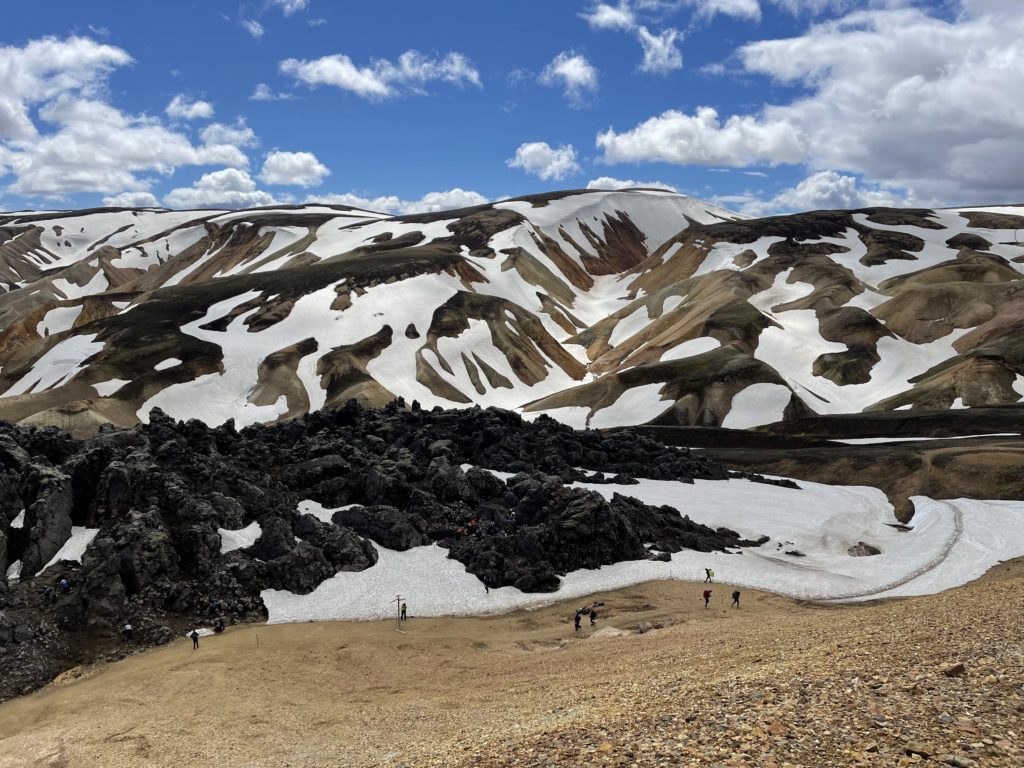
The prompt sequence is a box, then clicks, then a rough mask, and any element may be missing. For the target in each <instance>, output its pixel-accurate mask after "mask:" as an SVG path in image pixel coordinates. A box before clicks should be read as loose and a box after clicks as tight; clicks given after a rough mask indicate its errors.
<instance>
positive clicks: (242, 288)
mask: <svg viewBox="0 0 1024 768" xmlns="http://www.w3.org/2000/svg"><path fill="white" fill-rule="evenodd" d="M1022 231H1024V208H1016V207H1003V208H987V209H970V210H968V209H964V210H936V211H931V210H901V209H872V210H865V211H851V212H845V211H826V212H813V213H806V214H797V215H793V216H783V217H773V218H768V219H752V220H743V219H741V217H738V216H737V215H735V214H733V213H731V212H729V211H727V210H724V209H722V208H719V207H716V206H714V205H711V204H709V203H705V202H702V201H699V200H695V199H693V198H689V197H685V196H682V195H677V194H674V193H669V192H663V191H657V190H625V191H616V192H600V191H572V192H562V193H551V194H545V195H536V196H531V197H526V198H520V199H516V200H509V201H505V202H500V203H495V204H493V205H485V206H479V207H476V208H470V209H463V210H458V211H449V212H441V213H430V214H418V215H409V216H398V217H390V216H385V215H382V214H377V213H372V212H367V211H360V210H355V209H349V208H344V207H331V206H304V207H285V208H274V209H254V210H248V211H162V210H148V209H147V210H117V209H99V210H93V211H79V212H69V213H54V212H48V213H32V214H29V213H13V214H5V215H2V216H0V276H2V279H3V281H4V283H5V286H6V293H4V294H3V295H0V365H2V368H0V418H3V419H6V420H10V421H16V422H23V423H27V424H57V425H59V426H63V427H65V428H69V429H72V430H73V431H76V432H88V431H91V430H93V429H95V427H96V426H98V425H99V424H102V423H113V424H116V425H120V426H129V425H131V424H134V423H137V422H138V421H146V419H147V418H148V413H149V411H150V410H151V409H152V408H154V407H160V408H162V409H163V410H164V411H166V412H167V413H169V414H170V415H172V416H174V417H176V418H181V419H186V418H191V417H197V418H200V419H202V420H204V421H206V422H207V423H210V424H219V423H223V422H224V421H226V420H227V419H235V421H236V423H237V424H238V425H239V426H241V425H245V424H251V423H255V422H273V421H276V420H280V419H288V418H293V417H295V416H297V415H299V414H302V413H306V412H308V411H312V410H317V409H319V408H321V407H323V406H325V405H339V404H342V403H344V402H346V401H347V400H348V399H350V398H356V399H357V400H359V401H361V402H363V403H365V404H371V405H382V404H384V403H386V402H388V401H390V400H392V399H394V398H395V397H398V396H401V397H404V398H405V399H406V400H407V401H410V402H411V401H412V400H418V401H419V402H420V403H421V404H422V405H423V406H425V407H432V406H435V405H440V406H442V407H446V408H448V407H459V406H466V405H470V404H474V403H476V404H480V405H483V406H488V405H494V406H500V407H504V408H513V409H519V410H523V411H525V412H527V413H536V412H541V411H543V412H548V413H550V414H551V415H553V416H555V417H556V418H558V419H560V420H563V421H565V422H567V423H569V424H572V425H574V426H579V427H582V426H584V425H590V426H594V427H604V426H615V425H626V424H639V423H647V422H652V421H653V422H656V423H662V424H701V425H721V426H726V427H740V428H742V427H750V426H757V425H760V424H765V423H769V422H772V421H777V420H781V419H785V418H794V417H799V416H807V415H810V414H813V413H843V412H857V411H862V410H870V409H898V408H907V407H928V408H956V407H962V406H977V405H990V404H1001V403H1010V402H1016V401H1018V400H1019V399H1020V398H1021V394H1022V393H1024V387H1022V385H1021V382H1022V381H1024V379H1022V378H1021V374H1022V373H1024V348H1021V347H1020V345H1019V343H1018V341H1017V338H1018V337H1019V333H1018V331H1019V329H1020V326H1021V325H1022V324H1024V314H1022V313H1021V311H1020V308H1021V305H1020V303H1019V299H1018V298H1017V292H1018V291H1019V290H1020V287H1021V285H1022V282H1021V280H1022V272H1024V267H1022V265H1021V262H1022V261H1024V242H1021V240H1022V237H1021V232H1022Z"/></svg>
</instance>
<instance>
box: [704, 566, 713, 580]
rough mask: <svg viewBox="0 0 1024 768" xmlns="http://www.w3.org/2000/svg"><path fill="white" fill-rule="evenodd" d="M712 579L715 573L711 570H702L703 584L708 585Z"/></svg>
mask: <svg viewBox="0 0 1024 768" xmlns="http://www.w3.org/2000/svg"><path fill="white" fill-rule="evenodd" d="M714 577H715V572H714V571H713V570H711V569H710V568H705V569H704V583H705V584H710V583H711V579H713V578H714Z"/></svg>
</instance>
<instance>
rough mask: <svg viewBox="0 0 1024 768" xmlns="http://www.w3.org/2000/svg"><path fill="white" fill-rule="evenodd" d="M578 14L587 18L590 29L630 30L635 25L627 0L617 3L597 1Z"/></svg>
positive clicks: (634, 18)
mask: <svg viewBox="0 0 1024 768" xmlns="http://www.w3.org/2000/svg"><path fill="white" fill-rule="evenodd" d="M580 16H581V17H582V18H584V19H586V20H587V23H588V24H589V25H590V26H591V28H592V29H624V30H631V29H633V27H635V26H636V17H635V16H634V15H633V10H632V9H631V8H630V7H629V0H620V2H619V4H618V5H609V4H608V3H597V4H596V5H594V6H592V7H591V8H590V10H589V11H586V12H584V13H581V14H580Z"/></svg>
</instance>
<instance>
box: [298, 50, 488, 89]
mask: <svg viewBox="0 0 1024 768" xmlns="http://www.w3.org/2000/svg"><path fill="white" fill-rule="evenodd" d="M278 68H279V69H280V71H281V72H282V73H283V74H286V75H291V76H292V77H294V78H295V79H296V80H297V81H301V82H303V83H305V84H306V85H309V86H317V85H333V86H334V87H336V88H341V89H342V90H346V91H351V92H352V93H355V94H356V95H358V96H361V97H363V98H365V99H370V100H380V99H387V98H392V97H395V96H398V95H401V94H402V93H404V92H407V91H412V92H422V86H424V85H425V84H426V83H428V82H432V81H438V80H439V81H443V82H448V83H454V84H456V85H463V84H465V83H470V84H472V85H476V86H479V85H480V73H479V72H478V71H477V70H476V68H475V67H474V66H473V64H472V62H470V60H469V59H467V58H466V57H465V56H464V55H463V54H461V53H454V52H453V53H448V54H446V55H445V56H444V57H443V58H440V59H433V58H430V57H429V56H425V55H424V54H422V53H420V52H419V51H414V50H409V51H406V52H405V53H403V54H402V55H401V56H399V57H398V61H397V63H393V62H391V61H388V60H387V59H374V60H373V61H372V62H371V63H370V65H369V66H366V67H359V66H357V65H356V64H354V63H353V62H352V59H350V58H349V57H348V56H346V55H344V54H340V53H338V54H333V55H331V56H322V57H320V58H319V59H309V60H305V59H285V60H284V61H282V62H281V63H280V65H279V66H278Z"/></svg>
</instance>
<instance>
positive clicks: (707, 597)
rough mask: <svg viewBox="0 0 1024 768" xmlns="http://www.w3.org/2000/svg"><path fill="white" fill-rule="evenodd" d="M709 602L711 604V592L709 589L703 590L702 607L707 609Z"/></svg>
mask: <svg viewBox="0 0 1024 768" xmlns="http://www.w3.org/2000/svg"><path fill="white" fill-rule="evenodd" d="M710 602H711V590H710V589H705V590H704V607H705V608H707V607H708V603H710Z"/></svg>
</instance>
